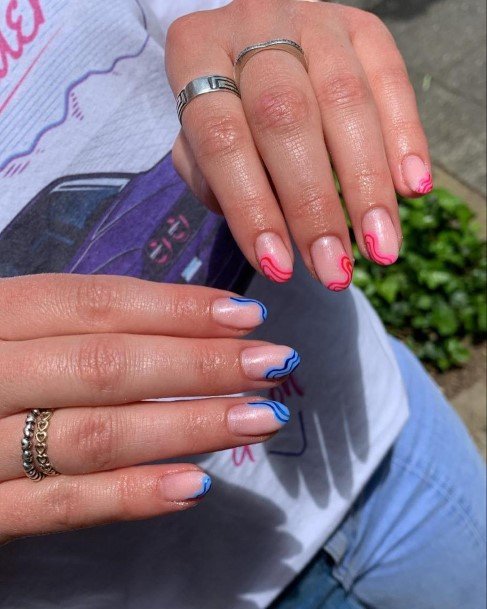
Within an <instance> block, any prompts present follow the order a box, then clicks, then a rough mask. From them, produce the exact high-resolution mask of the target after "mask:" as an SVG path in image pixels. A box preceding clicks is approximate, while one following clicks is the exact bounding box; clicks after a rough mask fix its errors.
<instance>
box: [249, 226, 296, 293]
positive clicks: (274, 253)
mask: <svg viewBox="0 0 487 609" xmlns="http://www.w3.org/2000/svg"><path fill="white" fill-rule="evenodd" d="M255 254H256V256H257V260H258V261H259V265H260V268H261V269H262V272H263V273H264V275H265V276H266V277H267V278H268V279H270V280H271V281H275V282H276V283H284V282H286V281H289V279H291V277H292V274H293V263H292V260H291V256H290V255H289V252H288V250H287V247H286V246H285V245H284V242H283V240H282V239H281V238H280V237H279V236H278V235H275V234H274V233H262V235H259V236H258V237H257V239H256V241H255Z"/></svg>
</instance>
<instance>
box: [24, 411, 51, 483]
mask: <svg viewBox="0 0 487 609" xmlns="http://www.w3.org/2000/svg"><path fill="white" fill-rule="evenodd" d="M40 414H41V411H40V410H37V409H35V410H31V411H30V412H29V414H28V415H27V418H26V419H25V427H24V433H23V436H22V443H21V445H22V467H23V468H24V472H25V475H26V476H27V478H29V479H30V480H34V481H35V482H39V480H42V479H43V478H45V475H44V474H43V473H42V472H41V471H40V470H39V469H38V468H37V466H36V463H35V460H34V452H33V450H32V444H33V441H34V433H35V428H36V423H37V419H38V418H39V416H40Z"/></svg>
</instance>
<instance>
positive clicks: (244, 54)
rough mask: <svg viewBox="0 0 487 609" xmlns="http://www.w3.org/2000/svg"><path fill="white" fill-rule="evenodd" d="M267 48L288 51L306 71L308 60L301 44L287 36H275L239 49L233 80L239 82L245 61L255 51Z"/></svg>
mask: <svg viewBox="0 0 487 609" xmlns="http://www.w3.org/2000/svg"><path fill="white" fill-rule="evenodd" d="M269 49H272V50H275V51H285V52H286V53H290V54H291V55H292V56H293V57H296V59H297V60H298V61H299V62H300V63H301V65H302V66H303V68H304V69H305V70H306V71H308V62H307V60H306V55H305V53H304V51H303V48H302V46H301V45H299V44H298V43H297V42H295V41H294V40H290V39H289V38H275V39H274V40H268V41H267V42H259V43H257V44H251V45H250V46H248V47H245V49H244V50H243V51H240V53H239V54H238V55H237V59H236V60H235V63H234V69H235V80H236V82H237V83H240V76H241V75H242V70H243V69H244V67H245V66H246V65H247V62H248V61H249V60H250V59H252V57H254V55H257V53H261V52H262V51H267V50H269Z"/></svg>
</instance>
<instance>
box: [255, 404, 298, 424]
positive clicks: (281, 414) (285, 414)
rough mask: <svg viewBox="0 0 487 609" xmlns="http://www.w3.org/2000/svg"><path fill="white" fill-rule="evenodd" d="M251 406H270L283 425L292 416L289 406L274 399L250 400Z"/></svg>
mask: <svg viewBox="0 0 487 609" xmlns="http://www.w3.org/2000/svg"><path fill="white" fill-rule="evenodd" d="M249 406H255V407H257V408H270V409H271V410H272V412H273V413H274V416H275V417H276V419H277V420H278V421H279V423H281V425H285V424H286V423H287V422H288V421H289V419H290V418H291V413H290V412H289V408H288V407H287V406H284V404H281V402H276V401H274V400H263V401H262V402H249Z"/></svg>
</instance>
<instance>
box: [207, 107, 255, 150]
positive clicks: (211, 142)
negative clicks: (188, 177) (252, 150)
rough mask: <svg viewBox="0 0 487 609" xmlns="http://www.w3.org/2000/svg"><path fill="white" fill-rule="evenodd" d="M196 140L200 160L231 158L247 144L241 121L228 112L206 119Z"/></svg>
mask: <svg viewBox="0 0 487 609" xmlns="http://www.w3.org/2000/svg"><path fill="white" fill-rule="evenodd" d="M198 140H199V141H198V144H199V146H198V148H199V153H200V155H201V157H202V158H212V157H227V156H230V157H231V156H233V155H235V154H236V153H237V152H238V151H241V150H242V149H243V148H244V147H245V146H246V144H247V142H246V135H245V126H244V124H243V122H242V119H241V118H239V117H237V116H236V115H234V114H231V113H228V112H227V113H226V114H222V115H219V116H210V117H208V118H207V119H206V120H205V126H204V130H203V131H202V133H201V135H200V137H199V138H198Z"/></svg>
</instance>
